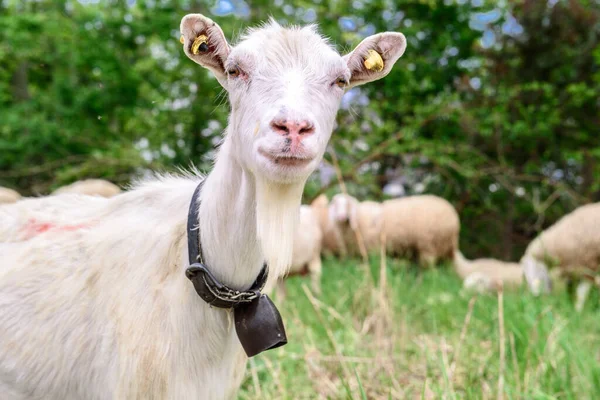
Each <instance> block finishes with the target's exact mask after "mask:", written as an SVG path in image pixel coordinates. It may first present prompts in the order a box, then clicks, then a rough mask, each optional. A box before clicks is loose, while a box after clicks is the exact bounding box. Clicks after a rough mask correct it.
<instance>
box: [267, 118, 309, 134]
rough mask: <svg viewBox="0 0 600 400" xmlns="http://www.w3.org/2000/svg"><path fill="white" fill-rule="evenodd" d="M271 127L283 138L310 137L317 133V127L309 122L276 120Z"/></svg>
mask: <svg viewBox="0 0 600 400" xmlns="http://www.w3.org/2000/svg"><path fill="white" fill-rule="evenodd" d="M271 127H272V128H273V130H274V131H275V132H277V133H278V134H280V135H283V136H288V135H292V136H308V135H311V134H313V133H314V132H315V126H314V124H313V123H312V122H310V121H308V120H301V121H294V120H289V119H285V118H279V119H274V120H273V121H272V122H271Z"/></svg>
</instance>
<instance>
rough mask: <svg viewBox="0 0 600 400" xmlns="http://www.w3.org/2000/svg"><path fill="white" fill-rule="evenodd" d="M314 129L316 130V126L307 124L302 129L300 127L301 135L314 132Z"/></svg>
mask: <svg viewBox="0 0 600 400" xmlns="http://www.w3.org/2000/svg"><path fill="white" fill-rule="evenodd" d="M314 131H315V128H314V126H312V125H307V126H305V127H303V128H302V129H300V134H301V135H306V134H310V133H313V132H314Z"/></svg>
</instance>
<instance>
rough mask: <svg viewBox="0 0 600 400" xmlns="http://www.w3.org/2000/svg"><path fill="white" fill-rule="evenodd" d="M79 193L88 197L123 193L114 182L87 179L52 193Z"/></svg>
mask: <svg viewBox="0 0 600 400" xmlns="http://www.w3.org/2000/svg"><path fill="white" fill-rule="evenodd" d="M65 193H79V194H85V195H88V196H102V197H112V196H116V195H118V194H119V193H121V189H120V188H119V187H118V186H117V185H115V184H114V183H112V182H109V181H106V180H104V179H85V180H82V181H77V182H74V183H71V184H70V185H66V186H61V187H60V188H58V189H56V190H55V191H54V192H52V194H53V195H59V194H65Z"/></svg>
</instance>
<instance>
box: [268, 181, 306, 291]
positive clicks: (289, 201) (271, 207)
mask: <svg viewBox="0 0 600 400" xmlns="http://www.w3.org/2000/svg"><path fill="white" fill-rule="evenodd" d="M303 188H304V182H302V183H300V184H293V185H283V184H277V183H273V182H269V181H265V180H262V179H257V184H256V227H257V234H258V238H259V240H260V245H261V248H262V251H263V254H264V256H265V261H266V262H267V263H268V265H269V271H270V274H269V282H270V283H271V284H273V283H274V282H275V280H276V278H278V277H280V276H282V275H284V274H285V273H287V271H288V269H289V267H290V265H291V263H292V250H293V245H294V242H293V241H294V232H295V230H296V226H297V224H298V218H299V210H300V201H301V198H302V190H303Z"/></svg>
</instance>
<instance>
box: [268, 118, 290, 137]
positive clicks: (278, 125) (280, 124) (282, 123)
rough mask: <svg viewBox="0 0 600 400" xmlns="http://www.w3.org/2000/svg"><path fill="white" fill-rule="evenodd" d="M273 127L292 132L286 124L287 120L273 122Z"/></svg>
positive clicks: (276, 129) (277, 129) (286, 132)
mask: <svg viewBox="0 0 600 400" xmlns="http://www.w3.org/2000/svg"><path fill="white" fill-rule="evenodd" d="M271 128H273V130H275V131H279V132H283V133H285V134H286V135H287V134H289V133H290V131H289V129H288V127H287V125H286V121H277V122H271Z"/></svg>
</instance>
